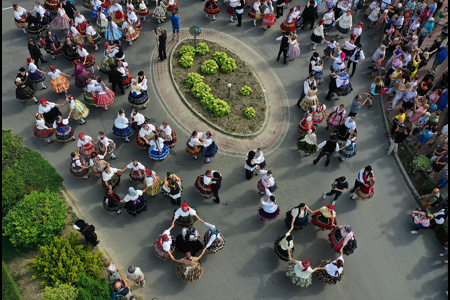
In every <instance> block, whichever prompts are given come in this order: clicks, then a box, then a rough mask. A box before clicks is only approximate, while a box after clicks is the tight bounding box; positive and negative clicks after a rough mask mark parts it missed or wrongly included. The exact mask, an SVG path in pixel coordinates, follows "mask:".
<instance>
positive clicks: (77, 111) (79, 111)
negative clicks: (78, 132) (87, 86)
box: [64, 94, 89, 125]
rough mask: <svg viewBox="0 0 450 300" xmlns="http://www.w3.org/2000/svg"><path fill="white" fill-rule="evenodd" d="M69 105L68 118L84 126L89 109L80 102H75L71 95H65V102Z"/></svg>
mask: <svg viewBox="0 0 450 300" xmlns="http://www.w3.org/2000/svg"><path fill="white" fill-rule="evenodd" d="M66 104H69V116H71V117H72V118H73V119H74V120H76V121H78V120H79V121H80V125H84V124H86V120H85V119H84V118H86V117H87V116H88V115H89V109H88V108H87V107H86V105H84V104H83V103H82V102H80V101H78V100H76V99H75V98H74V97H73V96H72V95H71V94H66V102H64V105H66Z"/></svg>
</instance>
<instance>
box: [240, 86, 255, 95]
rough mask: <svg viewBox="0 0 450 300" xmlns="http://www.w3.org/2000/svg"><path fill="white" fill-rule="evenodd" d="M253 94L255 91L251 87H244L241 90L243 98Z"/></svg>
mask: <svg viewBox="0 0 450 300" xmlns="http://www.w3.org/2000/svg"><path fill="white" fill-rule="evenodd" d="M251 93H253V90H252V89H251V88H250V87H249V86H247V85H246V86H244V87H243V88H242V89H241V95H242V96H248V95H250V94H251Z"/></svg>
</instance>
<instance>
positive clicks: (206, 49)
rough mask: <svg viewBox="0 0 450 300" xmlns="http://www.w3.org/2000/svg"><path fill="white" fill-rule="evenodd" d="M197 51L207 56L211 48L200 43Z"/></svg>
mask: <svg viewBox="0 0 450 300" xmlns="http://www.w3.org/2000/svg"><path fill="white" fill-rule="evenodd" d="M195 51H197V53H198V54H200V55H205V54H206V53H208V52H209V47H208V45H207V44H206V43H199V44H198V45H197V47H196V48H195Z"/></svg>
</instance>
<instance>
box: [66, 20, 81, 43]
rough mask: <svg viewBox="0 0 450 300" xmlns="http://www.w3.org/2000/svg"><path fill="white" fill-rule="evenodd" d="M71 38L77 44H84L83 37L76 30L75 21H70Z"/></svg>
mask: <svg viewBox="0 0 450 300" xmlns="http://www.w3.org/2000/svg"><path fill="white" fill-rule="evenodd" d="M69 37H70V38H71V39H72V40H73V41H74V42H75V43H77V44H83V43H84V38H83V35H82V34H81V33H80V32H79V31H78V30H77V29H76V28H75V23H74V22H73V20H70V25H69Z"/></svg>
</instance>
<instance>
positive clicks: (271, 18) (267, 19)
mask: <svg viewBox="0 0 450 300" xmlns="http://www.w3.org/2000/svg"><path fill="white" fill-rule="evenodd" d="M276 21H277V19H276V18H275V14H274V13H270V14H268V15H264V19H263V20H262V24H263V25H264V26H267V27H270V26H273V25H275V22H276Z"/></svg>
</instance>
